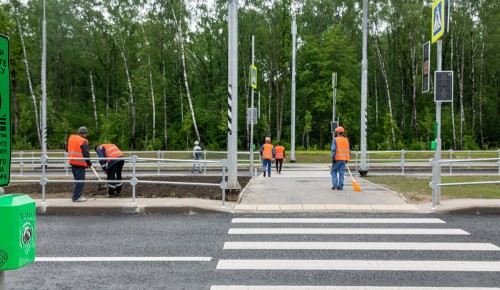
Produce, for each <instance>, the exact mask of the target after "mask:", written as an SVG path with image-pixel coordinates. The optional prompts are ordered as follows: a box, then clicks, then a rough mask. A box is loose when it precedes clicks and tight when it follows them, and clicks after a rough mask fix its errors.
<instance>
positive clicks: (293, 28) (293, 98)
mask: <svg viewBox="0 0 500 290" xmlns="http://www.w3.org/2000/svg"><path fill="white" fill-rule="evenodd" d="M296 38H297V23H296V17H295V15H293V18H292V124H291V126H292V128H291V130H292V132H291V134H290V135H291V136H290V139H291V140H290V143H291V147H292V148H291V149H290V152H291V154H290V162H295V50H296V44H295V43H296Z"/></svg>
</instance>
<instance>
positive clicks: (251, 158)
mask: <svg viewBox="0 0 500 290" xmlns="http://www.w3.org/2000/svg"><path fill="white" fill-rule="evenodd" d="M254 61H255V37H254V35H252V65H254ZM254 91H255V90H254V88H253V87H252V97H251V105H250V106H251V110H250V111H251V117H250V176H252V175H253V102H254V95H253V94H254Z"/></svg>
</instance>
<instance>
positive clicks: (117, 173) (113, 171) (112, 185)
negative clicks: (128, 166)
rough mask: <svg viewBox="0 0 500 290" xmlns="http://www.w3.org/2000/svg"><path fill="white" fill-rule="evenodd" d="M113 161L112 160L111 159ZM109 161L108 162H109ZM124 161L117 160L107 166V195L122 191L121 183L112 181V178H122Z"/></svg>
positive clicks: (118, 193) (117, 193)
mask: <svg viewBox="0 0 500 290" xmlns="http://www.w3.org/2000/svg"><path fill="white" fill-rule="evenodd" d="M111 162H113V161H111ZM111 162H110V163H111ZM124 163H125V161H124V160H119V161H115V162H113V164H112V165H111V167H109V168H108V174H107V175H108V194H109V195H120V193H121V192H122V185H123V183H122V182H121V181H120V182H113V181H114V180H122V169H123V164H124Z"/></svg>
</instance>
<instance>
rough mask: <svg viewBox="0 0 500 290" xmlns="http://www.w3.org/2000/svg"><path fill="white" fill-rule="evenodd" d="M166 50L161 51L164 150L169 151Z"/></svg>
mask: <svg viewBox="0 0 500 290" xmlns="http://www.w3.org/2000/svg"><path fill="white" fill-rule="evenodd" d="M165 52H166V48H165V44H163V49H162V51H161V61H162V75H163V148H165V150H168V130H167V72H166V71H167V70H166V68H165V54H166V53H165Z"/></svg>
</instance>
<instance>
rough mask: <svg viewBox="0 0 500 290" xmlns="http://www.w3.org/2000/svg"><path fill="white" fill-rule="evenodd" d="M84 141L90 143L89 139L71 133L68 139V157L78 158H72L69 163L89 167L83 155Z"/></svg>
mask: <svg viewBox="0 0 500 290" xmlns="http://www.w3.org/2000/svg"><path fill="white" fill-rule="evenodd" d="M83 142H87V143H89V141H88V140H87V139H85V138H83V137H82V136H80V135H71V136H69V140H68V158H78V159H70V160H69V164H72V165H78V166H84V167H87V162H86V161H85V160H84V159H81V158H84V157H83V153H82V147H81V146H82V144H83Z"/></svg>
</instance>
